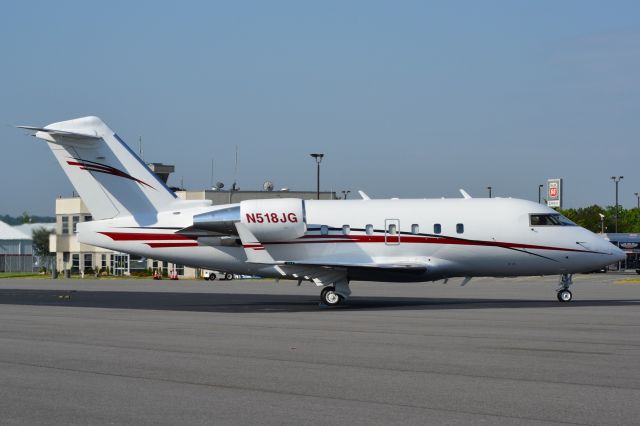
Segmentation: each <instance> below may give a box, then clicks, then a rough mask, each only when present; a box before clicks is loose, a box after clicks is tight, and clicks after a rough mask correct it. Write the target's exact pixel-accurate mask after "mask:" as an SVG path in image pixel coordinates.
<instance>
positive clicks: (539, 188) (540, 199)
mask: <svg viewBox="0 0 640 426" xmlns="http://www.w3.org/2000/svg"><path fill="white" fill-rule="evenodd" d="M543 187H544V185H538V204H541V203H542V197H541V196H540V194H541V192H540V191H542V188H543Z"/></svg>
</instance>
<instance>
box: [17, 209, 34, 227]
mask: <svg viewBox="0 0 640 426" xmlns="http://www.w3.org/2000/svg"><path fill="white" fill-rule="evenodd" d="M18 220H19V221H20V223H21V224H22V223H31V216H29V213H27V212H22V214H21V215H20V217H19V218H18Z"/></svg>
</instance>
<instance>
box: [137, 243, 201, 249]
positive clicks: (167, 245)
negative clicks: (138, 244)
mask: <svg viewBox="0 0 640 426" xmlns="http://www.w3.org/2000/svg"><path fill="white" fill-rule="evenodd" d="M145 244H146V245H148V246H149V247H151V248H173V247H198V243H145Z"/></svg>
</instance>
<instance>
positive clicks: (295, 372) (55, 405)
mask: <svg viewBox="0 0 640 426" xmlns="http://www.w3.org/2000/svg"><path fill="white" fill-rule="evenodd" d="M633 277H637V278H640V276H638V275H636V274H633V275H627V276H622V275H617V274H611V273H608V274H591V275H580V276H576V277H575V278H574V283H575V284H574V286H573V287H572V289H571V290H572V291H573V295H574V300H573V301H572V302H570V303H568V304H563V303H560V302H558V301H557V300H556V297H555V288H556V284H557V277H526V278H503V279H493V278H482V279H474V280H472V281H471V282H470V283H469V284H467V285H466V286H465V287H460V286H459V282H460V281H461V279H458V280H453V279H452V280H450V281H449V283H448V284H446V285H443V284H441V283H422V284H404V283H403V284H395V283H363V282H355V283H352V289H353V298H352V299H350V301H349V303H348V304H346V305H343V306H339V307H336V308H327V307H323V306H320V305H319V303H318V302H319V289H317V288H315V286H313V285H312V284H310V283H303V285H302V286H300V287H297V286H296V283H291V282H280V283H276V282H274V281H272V280H243V281H239V280H236V281H230V282H223V281H213V282H210V281H159V282H158V281H151V280H149V281H147V280H61V279H59V280H25V279H19V280H17V279H2V280H0V424H2V425H14V424H15V425H22V424H29V425H38V424H69V425H72V424H78V425H87V424H92V425H102V424H137V425H143V424H154V425H158V424H170V425H176V424H260V425H280V424H323V425H325V424H336V425H337V424H341V425H344V424H350V425H372V424H384V425H388V424H465V425H466V424H479V423H484V424H492V425H493V424H527V425H528V424H561V423H564V424H587V425H605V424H606V425H611V424H628V425H632V424H636V425H637V424H638V419H640V284H631V283H628V284H622V283H619V282H618V280H620V279H621V278H633Z"/></svg>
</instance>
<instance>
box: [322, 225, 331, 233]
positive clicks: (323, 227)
mask: <svg viewBox="0 0 640 426" xmlns="http://www.w3.org/2000/svg"><path fill="white" fill-rule="evenodd" d="M320 235H329V227H328V226H327V225H322V226H321V227H320Z"/></svg>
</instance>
